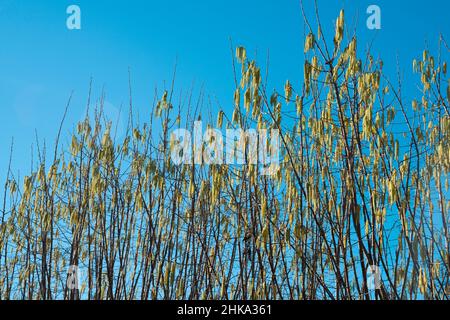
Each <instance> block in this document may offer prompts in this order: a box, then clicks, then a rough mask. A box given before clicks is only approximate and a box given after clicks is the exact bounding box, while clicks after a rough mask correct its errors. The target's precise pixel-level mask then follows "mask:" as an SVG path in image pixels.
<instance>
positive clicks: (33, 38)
mask: <svg viewBox="0 0 450 320" xmlns="http://www.w3.org/2000/svg"><path fill="white" fill-rule="evenodd" d="M312 3H313V1H312V0H305V5H306V6H307V9H308V10H307V13H308V14H310V16H311V17H313V11H311V8H312V6H311V4H312ZM318 3H319V8H320V13H321V17H322V23H323V24H324V29H327V30H333V28H334V22H333V21H334V19H335V18H336V16H337V15H338V13H339V9H340V8H344V9H345V10H346V17H347V21H350V22H351V23H354V24H355V26H356V27H357V30H358V35H359V41H360V45H363V44H365V43H369V42H371V41H372V40H374V44H373V52H374V53H375V54H376V55H379V56H380V57H382V58H383V60H384V61H385V68H386V69H390V70H394V69H395V60H396V59H395V56H396V55H397V54H398V56H399V60H400V61H401V63H402V64H401V68H402V70H403V71H404V72H405V75H408V77H410V75H411V61H412V59H413V58H414V57H417V56H420V54H421V51H422V49H423V48H424V45H425V43H428V44H429V46H430V48H431V49H433V48H436V44H437V40H438V35H439V33H442V34H443V35H444V36H446V37H447V38H448V39H450V23H449V20H448V12H450V1H448V0H428V1H419V0H412V1H403V0H401V1H400V0H399V1H392V0H389V1H388V0H371V1H365V0H347V1H342V0H340V1H331V0H318ZM70 4H77V5H79V6H80V8H81V12H82V17H81V18H82V29H81V30H79V31H70V30H68V29H67V28H66V18H67V14H66V8H67V6H68V5H70ZM370 4H377V5H379V6H380V7H381V10H382V29H381V30H380V31H370V30H368V29H366V27H365V23H366V18H367V14H366V8H367V6H368V5H370ZM303 30H304V26H303V20H302V17H301V12H300V5H299V1H298V0H295V1H294V0H267V1H263V0H248V1H242V0H214V1H212V0H201V1H199V0H197V1H196V0H191V1H186V0H172V1H170V0H167V1H161V0H160V1H155V0H149V1H136V0H127V1H119V0H118V1H106V0H95V1H94V0H71V1H62V0H58V1H55V0H45V1H37V0H21V1H18V0H0V41H1V45H0V126H1V129H0V170H1V171H0V182H3V181H4V178H5V175H6V165H7V161H8V150H9V144H10V141H11V137H14V140H15V148H14V155H13V160H14V161H13V169H14V171H15V172H17V171H18V170H20V171H21V175H22V176H23V175H24V174H27V171H26V169H27V168H29V164H30V146H31V144H32V143H34V141H35V133H34V132H35V129H37V132H38V134H39V137H40V138H41V139H46V141H47V144H48V145H50V146H52V145H53V142H54V137H55V135H56V132H57V130H58V123H59V121H60V119H61V117H62V114H63V111H64V107H65V104H66V101H67V99H68V97H69V95H70V92H71V91H72V90H73V91H74V98H73V102H72V105H71V109H70V111H69V116H68V119H67V122H66V126H65V127H64V133H66V134H67V132H68V131H69V130H70V129H71V127H72V124H74V123H75V122H76V121H78V120H79V119H81V117H82V115H83V114H84V112H85V102H86V97H87V92H88V85H89V79H90V77H91V76H92V77H93V80H94V87H93V94H94V98H98V96H99V95H100V91H101V88H102V87H103V86H104V87H105V90H106V100H107V102H108V106H109V110H110V112H111V114H112V116H115V113H116V112H117V111H115V110H117V108H118V107H119V106H120V105H121V104H122V103H123V104H125V105H126V104H127V101H128V68H130V69H131V72H132V82H133V94H134V102H135V106H136V108H137V109H138V110H140V111H141V112H142V113H143V112H144V110H146V109H148V108H149V105H150V104H151V102H152V99H153V92H154V88H155V86H158V87H159V88H162V87H163V86H164V81H166V83H167V82H169V81H170V79H171V75H172V73H173V68H174V64H175V61H176V60H177V61H178V77H177V89H181V88H184V89H185V90H188V88H190V86H191V84H192V82H193V81H195V84H196V86H197V87H200V86H201V85H204V87H205V89H206V91H207V93H208V94H210V95H211V96H212V97H216V98H217V101H219V103H220V104H221V105H222V107H223V108H224V109H228V110H230V108H231V107H229V108H227V106H231V101H232V98H233V87H234V85H233V74H232V68H231V54H230V43H229V38H230V37H231V38H232V40H233V42H234V44H235V45H244V46H245V47H246V48H247V50H248V55H249V56H251V57H254V56H255V52H257V53H258V57H259V61H260V63H264V62H265V57H266V55H267V50H270V82H269V83H270V85H271V86H272V87H274V86H277V87H278V88H279V89H282V87H283V84H284V82H285V81H286V79H290V81H291V83H293V85H294V86H295V87H299V84H300V79H301V78H302V69H303V68H302V65H303V43H304V37H303ZM177 57H178V59H177ZM406 81H409V78H407V79H406ZM413 93H414V92H413V91H409V92H408V94H411V95H413ZM411 98H412V97H411ZM229 112H230V113H231V110H230V111H229ZM147 114H148V113H147ZM66 137H67V135H66ZM63 141H64V140H63Z"/></svg>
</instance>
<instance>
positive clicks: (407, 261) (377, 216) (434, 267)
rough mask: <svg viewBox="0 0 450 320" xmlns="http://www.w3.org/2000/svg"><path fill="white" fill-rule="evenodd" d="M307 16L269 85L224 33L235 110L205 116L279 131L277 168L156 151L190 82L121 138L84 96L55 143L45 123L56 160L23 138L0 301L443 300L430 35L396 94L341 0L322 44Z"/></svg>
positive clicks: (443, 137)
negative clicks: (27, 158)
mask: <svg viewBox="0 0 450 320" xmlns="http://www.w3.org/2000/svg"><path fill="white" fill-rule="evenodd" d="M306 25H307V26H308V28H309V30H308V33H309V34H308V35H307V36H306V41H305V61H306V62H305V65H304V81H303V83H302V84H301V85H300V84H299V85H298V88H297V86H296V85H295V84H291V83H290V82H289V81H287V82H286V84H285V86H284V92H283V90H281V92H275V93H272V92H270V93H269V90H267V88H266V87H265V81H264V79H263V78H264V72H263V71H262V70H261V69H260V68H259V67H258V65H257V64H256V62H255V61H252V60H250V59H249V58H247V55H246V52H245V49H244V48H242V47H239V48H238V49H237V50H236V54H237V57H236V59H235V60H234V64H235V65H234V67H236V69H238V70H239V68H240V71H241V72H240V79H238V78H237V79H236V91H235V93H234V97H235V106H234V107H235V110H234V112H233V115H232V116H230V117H229V118H228V117H227V113H225V112H219V114H218V118H217V126H218V127H222V126H227V127H240V128H243V129H248V128H256V127H257V128H274V129H279V130H280V132H281V145H282V152H281V165H280V168H279V170H278V171H277V172H276V174H275V175H274V176H263V175H260V174H259V170H260V166H257V165H247V164H244V165H209V166H206V165H204V166H200V165H174V164H173V163H172V162H171V159H170V147H171V144H172V143H173V141H171V132H172V131H173V130H174V129H175V128H178V127H180V126H184V127H186V128H188V129H191V128H192V124H193V121H194V119H195V120H196V119H197V118H198V116H199V114H198V112H197V110H199V106H200V107H201V103H202V98H201V97H199V98H198V101H197V100H196V99H195V98H194V97H192V96H189V97H188V99H179V100H177V99H176V98H175V95H174V93H173V91H172V90H173V89H169V90H168V91H165V92H163V93H161V94H160V95H159V98H156V99H155V102H154V103H153V109H152V111H151V114H149V115H148V116H147V117H148V121H144V123H141V124H139V123H135V122H134V121H133V116H132V115H130V121H129V124H128V130H127V133H126V136H125V138H124V139H120V140H119V139H115V137H114V130H113V128H114V125H112V124H111V123H106V122H105V121H104V120H103V117H102V106H103V99H102V98H101V99H99V101H97V103H93V102H92V101H90V100H91V98H90V96H91V95H90V94H89V101H88V105H89V108H91V110H92V109H95V110H96V116H95V117H94V118H89V117H88V116H86V119H85V120H84V121H81V122H80V123H79V124H78V125H77V128H76V130H75V131H76V132H74V134H73V137H72V142H71V145H70V146H63V147H62V148H61V147H58V146H59V145H60V141H59V140H60V134H58V137H57V139H56V143H55V148H54V152H52V154H54V155H53V157H51V158H49V157H48V156H47V157H45V155H46V154H49V153H48V152H47V151H46V150H45V146H41V147H40V148H39V145H38V144H37V145H36V146H35V150H37V156H36V155H35V156H34V158H35V161H34V163H35V164H34V167H33V168H32V172H31V173H30V174H29V175H28V176H26V177H24V179H20V180H19V179H18V178H17V177H15V175H14V174H13V171H12V168H9V169H8V179H7V183H6V186H5V190H4V196H3V202H2V207H0V209H1V211H0V219H1V220H0V299H79V298H82V299H416V298H417V299H420V298H425V299H448V298H449V294H450V292H449V284H448V281H449V268H450V254H449V240H450V238H449V227H448V223H449V209H450V201H449V191H448V173H449V168H450V148H449V143H450V139H449V138H450V136H449V135H450V114H449V99H450V89H449V83H448V80H447V78H446V77H447V65H446V63H445V62H444V59H443V57H442V55H441V51H444V52H445V53H447V54H448V48H447V47H446V45H445V41H444V39H443V38H441V39H440V44H442V50H441V49H439V51H440V52H439V53H438V55H437V56H433V55H431V54H430V53H429V52H427V51H424V52H423V57H420V58H418V60H417V61H414V62H413V71H414V73H415V74H416V76H417V78H418V79H420V81H421V87H420V88H419V89H418V90H417V91H416V92H417V97H416V98H415V100H413V102H412V104H411V102H410V101H411V100H405V98H404V96H403V94H402V87H401V82H398V83H396V84H392V83H391V82H390V81H389V79H387V78H386V77H385V76H384V74H383V72H382V68H383V65H382V62H381V61H379V60H375V59H374V58H373V57H372V56H371V55H370V53H368V52H365V53H364V54H362V56H360V55H359V54H360V53H361V50H358V48H357V40H356V36H353V35H351V36H349V35H348V33H347V32H346V30H344V14H343V12H341V14H340V16H339V17H338V19H337V21H336V30H335V37H334V39H333V41H332V42H331V41H328V42H327V40H326V39H325V38H324V36H323V34H322V31H321V26H320V22H319V21H318V20H317V23H316V25H317V26H314V30H313V28H312V27H310V24H309V22H308V21H307V20H306ZM316 28H317V29H318V31H317V32H316V31H315V30H317V29H316ZM440 48H441V45H440ZM392 67H393V66H385V67H384V68H392ZM394 67H395V66H394ZM157 96H158V95H157ZM410 98H411V97H410ZM183 110H188V111H187V112H186V113H185V112H182V111H183ZM66 111H67V109H66ZM132 111H133V106H132V103H131V101H130V112H131V113H132ZM181 118H184V119H185V120H184V121H180V120H181ZM211 126H213V127H214V126H216V124H215V123H211ZM155 128H159V129H155ZM60 132H61V130H60ZM247 156H248V154H247ZM70 265H77V266H80V270H83V271H84V272H85V274H86V277H85V278H84V280H83V283H82V287H81V288H80V290H70V289H69V288H68V287H67V278H68V274H67V272H68V268H69V266H70ZM372 265H374V266H378V267H379V269H380V272H381V287H380V288H379V289H377V290H374V291H372V290H369V288H368V281H369V280H370V279H368V277H369V275H368V268H369V266H372Z"/></svg>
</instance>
